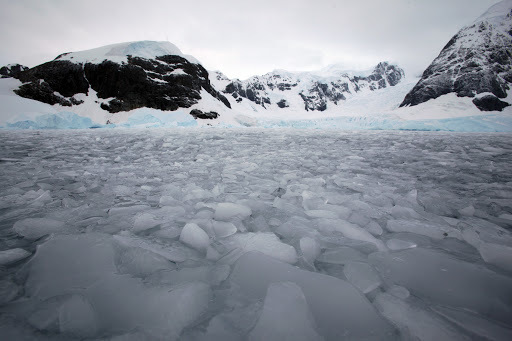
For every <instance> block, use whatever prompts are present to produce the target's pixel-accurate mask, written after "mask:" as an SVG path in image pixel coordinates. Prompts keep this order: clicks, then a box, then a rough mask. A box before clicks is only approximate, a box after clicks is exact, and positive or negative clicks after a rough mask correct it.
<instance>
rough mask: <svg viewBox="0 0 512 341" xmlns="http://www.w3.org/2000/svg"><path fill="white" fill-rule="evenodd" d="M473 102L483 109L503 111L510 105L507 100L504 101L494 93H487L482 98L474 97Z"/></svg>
mask: <svg viewBox="0 0 512 341" xmlns="http://www.w3.org/2000/svg"><path fill="white" fill-rule="evenodd" d="M473 104H474V105H476V107H477V108H478V109H480V110H482V111H503V109H505V108H506V107H508V106H510V104H508V103H507V102H503V101H502V100H500V99H499V98H498V97H496V96H493V95H485V96H482V97H480V98H475V99H473Z"/></svg>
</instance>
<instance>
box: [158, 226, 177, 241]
mask: <svg viewBox="0 0 512 341" xmlns="http://www.w3.org/2000/svg"><path fill="white" fill-rule="evenodd" d="M180 234H181V230H180V229H179V228H178V227H175V226H165V227H161V228H160V229H159V230H158V231H155V232H154V233H153V234H152V235H153V236H155V237H158V238H163V239H176V238H178V237H179V236H180Z"/></svg>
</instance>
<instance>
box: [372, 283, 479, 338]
mask: <svg viewBox="0 0 512 341" xmlns="http://www.w3.org/2000/svg"><path fill="white" fill-rule="evenodd" d="M374 304H375V306H376V307H377V309H378V310H379V311H380V312H381V314H382V315H384V317H386V318H387V319H388V320H390V321H391V322H392V323H393V324H395V325H396V326H397V327H398V328H399V329H400V330H401V332H402V333H403V337H405V338H407V339H409V338H410V339H411V340H469V338H468V337H467V336H465V335H461V333H460V332H459V331H458V330H457V329H455V328H454V327H452V326H451V325H449V324H448V323H446V322H445V321H443V319H442V318H440V317H438V316H436V315H434V314H432V313H430V312H428V311H427V310H423V309H421V308H419V307H415V306H412V305H409V304H408V303H406V302H404V301H402V300H401V299H399V298H397V297H395V296H392V295H390V294H387V293H381V294H379V295H377V297H376V298H375V301H374Z"/></svg>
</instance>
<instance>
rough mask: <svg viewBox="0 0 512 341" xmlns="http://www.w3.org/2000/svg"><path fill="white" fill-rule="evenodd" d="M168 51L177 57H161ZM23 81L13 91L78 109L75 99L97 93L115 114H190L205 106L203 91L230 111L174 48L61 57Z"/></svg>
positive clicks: (204, 75)
mask: <svg viewBox="0 0 512 341" xmlns="http://www.w3.org/2000/svg"><path fill="white" fill-rule="evenodd" d="M145 49H147V50H145ZM169 51H170V52H172V53H177V54H172V55H171V54H168V55H167V54H163V55H161V53H166V52H169ZM124 53H133V54H126V55H124ZM20 80H21V81H22V82H24V83H25V84H23V85H22V86H20V87H19V89H18V90H15V92H16V93H17V94H18V95H20V96H22V97H26V98H31V99H35V100H38V101H41V102H45V103H49V104H61V105H64V106H71V105H75V104H80V101H78V100H76V99H75V98H74V97H73V96H75V95H77V94H80V93H82V94H88V92H89V89H93V90H94V91H96V93H97V96H98V97H99V98H101V99H110V100H109V101H108V102H105V103H102V104H101V107H102V108H103V109H105V110H107V111H109V112H111V113H115V112H119V111H129V110H132V109H137V108H141V107H148V108H154V109H160V110H176V109H178V108H180V107H182V108H189V107H190V106H192V105H194V104H196V103H198V101H199V100H201V92H202V91H203V90H204V91H206V92H207V93H208V94H210V95H211V96H213V97H214V98H216V99H218V100H219V101H221V102H223V103H224V104H225V105H226V106H227V107H230V104H229V101H228V100H227V99H226V98H225V97H224V96H223V95H222V94H220V93H219V92H218V91H216V90H215V89H214V88H213V87H212V85H211V84H210V81H209V76H208V72H207V71H206V70H205V69H204V67H203V66H202V65H200V64H199V63H197V62H196V60H195V59H192V58H191V57H187V56H185V55H183V54H181V51H179V50H177V48H176V47H175V46H174V45H172V44H170V43H158V42H135V43H123V44H116V45H111V46H107V47H101V48H98V49H94V50H89V51H82V52H77V53H66V54H61V55H59V56H58V57H57V58H56V59H54V60H53V61H51V62H48V63H45V64H42V65H39V66H36V67H34V68H32V69H29V70H27V71H25V72H23V73H22V74H20Z"/></svg>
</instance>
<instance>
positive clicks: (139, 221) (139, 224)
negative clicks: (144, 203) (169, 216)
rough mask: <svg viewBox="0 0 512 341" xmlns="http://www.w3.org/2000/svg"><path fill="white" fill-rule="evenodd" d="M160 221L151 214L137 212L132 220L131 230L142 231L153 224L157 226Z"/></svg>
mask: <svg viewBox="0 0 512 341" xmlns="http://www.w3.org/2000/svg"><path fill="white" fill-rule="evenodd" d="M160 223H161V221H159V220H157V219H156V217H155V216H154V215H153V214H150V213H141V214H138V215H137V216H136V217H135V219H134V221H133V228H132V232H134V233H137V232H142V231H145V230H149V229H151V228H153V227H155V226H158V225H159V224H160Z"/></svg>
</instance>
